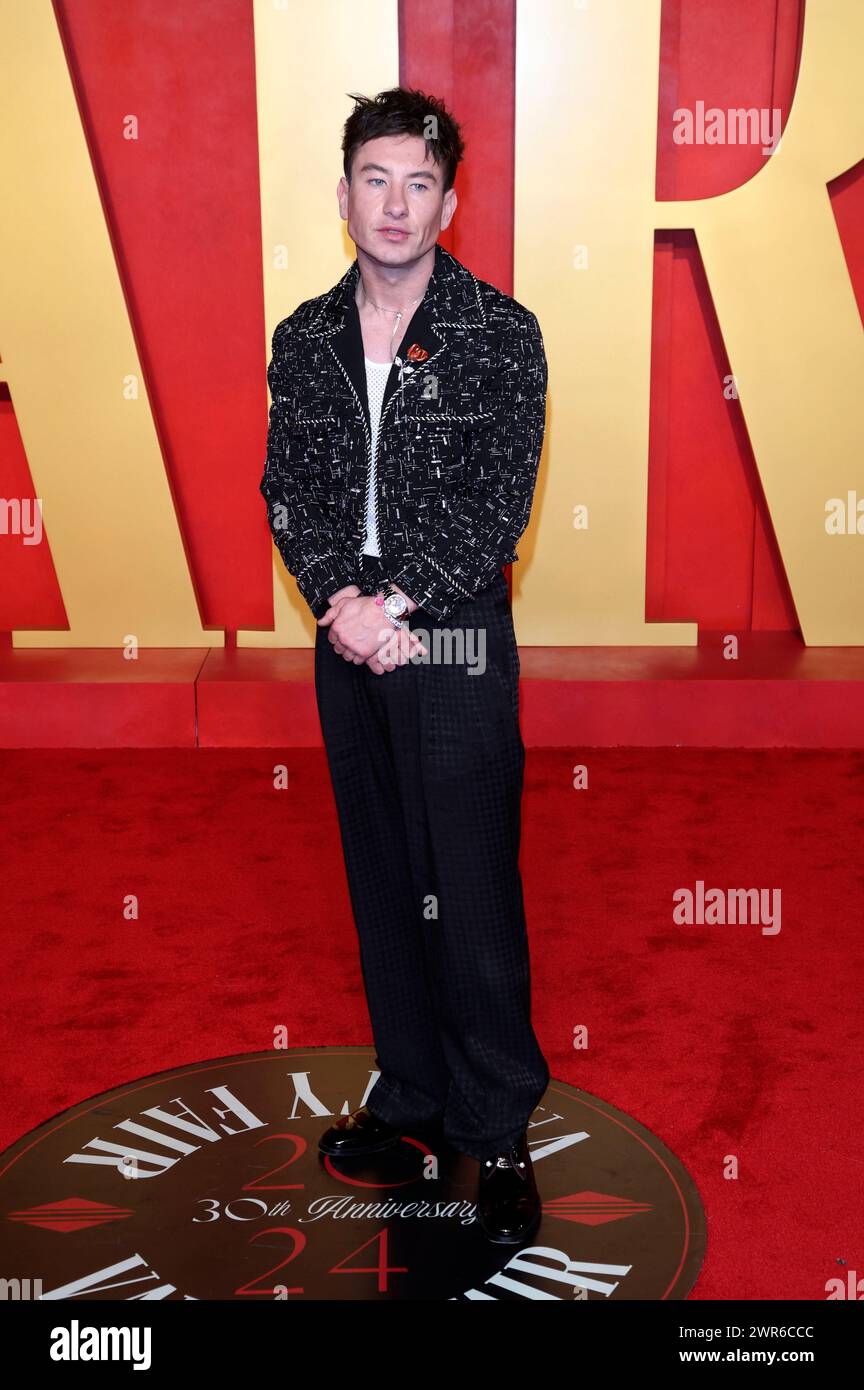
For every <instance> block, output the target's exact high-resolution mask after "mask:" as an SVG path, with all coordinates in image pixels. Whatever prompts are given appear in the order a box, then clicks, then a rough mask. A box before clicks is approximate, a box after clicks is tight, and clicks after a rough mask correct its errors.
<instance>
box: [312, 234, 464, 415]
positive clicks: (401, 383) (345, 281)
mask: <svg viewBox="0 0 864 1390" xmlns="http://www.w3.org/2000/svg"><path fill="white" fill-rule="evenodd" d="M359 277H360V266H359V263H358V261H357V259H356V258H355V259H354V261H353V262H352V264H351V265H350V266H349V267H348V269H347V270H346V272H345V274H344V275H343V276H342V278H341V280H339V281H338V283H337V284H335V285H334V286H333V288H332V290H330V291H328V293H327V294H325V295H324V297H323V299H322V302H321V305H320V308H319V310H318V313H317V314H316V315H315V316H314V318H312V319H311V320H310V322H309V323H308V324H307V326H306V328H305V332H306V333H307V334H308V335H309V336H310V337H316V338H321V339H323V340H325V341H326V342H327V343H328V346H329V347H330V348H331V350H332V352H333V353H334V355H335V356H336V358H337V359H338V361H339V363H340V365H341V367H342V370H343V371H344V373H345V375H346V376H347V377H348V378H349V380H350V382H351V385H352V387H353V389H354V394H355V395H356V397H357V400H358V402H359V404H360V407H361V409H362V411H363V414H364V416H365V419H366V427H367V429H369V428H370V421H369V403H368V398H367V392H366V365H365V362H364V352H363V334H362V332H361V328H360V313H359V310H358V308H357V304H356V301H355V299H354V295H355V292H356V289H357V281H358V279H359ZM485 324H486V312H485V310H484V307H483V301H482V299H481V297H480V289H479V286H478V284H477V280H476V279H475V277H474V276H473V275H472V273H471V271H470V270H469V269H468V267H467V266H464V265H463V264H462V262H461V261H458V260H457V259H456V257H455V256H453V255H451V253H450V252H449V251H447V250H445V248H444V247H443V246H441V245H440V243H438V242H436V243H435V264H434V266H433V269H432V274H431V275H430V276H429V279H428V281H427V284H426V290H425V292H424V294H423V298H422V299H421V301H420V303H419V304H418V305H417V307H416V309H415V311H414V314H413V316H412V318H411V320H410V322H409V323H408V324H407V326H406V328H405V332H404V334H403V336H402V341H401V342H400V344H399V346H398V348H397V349H396V353H395V360H394V363H393V366H392V368H391V369H390V375H389V376H388V378H387V383H386V386H385V388H384V400H383V403H382V406H381V411H382V419H383V413H384V411H385V410H386V409H387V406H388V404H389V402H390V399H391V397H392V396H393V395H394V394H395V393H396V391H397V388H398V390H399V395H400V399H401V398H402V397H403V396H404V394H405V391H406V390H409V391H410V389H411V387H412V383H413V382H417V381H420V380H423V379H424V378H425V371H426V365H427V364H428V370H429V371H430V372H433V373H434V372H435V370H436V366H435V365H433V360H432V359H433V358H435V359H437V358H438V356H439V354H440V353H442V352H443V350H444V349H445V348H446V346H447V343H448V337H449V333H450V331H451V330H453V329H463V330H464V329H469V330H470V329H474V330H475V331H476V330H478V329H481V328H483V327H485ZM414 345H416V346H417V347H419V348H421V349H422V350H423V351H424V352H425V353H426V354H427V355H426V357H424V358H422V359H421V363H422V365H423V368H424V370H416V368H417V367H418V366H420V365H421V363H417V361H416V358H415V359H414V367H413V368H412V365H411V361H410V360H409V358H408V349H409V348H410V347H413V346H414ZM406 367H407V368H408V370H407V371H406V370H405V368H406Z"/></svg>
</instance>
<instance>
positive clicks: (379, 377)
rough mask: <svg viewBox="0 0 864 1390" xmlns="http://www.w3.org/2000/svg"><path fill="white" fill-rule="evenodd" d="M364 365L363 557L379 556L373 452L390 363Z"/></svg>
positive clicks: (365, 359)
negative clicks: (368, 456) (366, 471)
mask: <svg viewBox="0 0 864 1390" xmlns="http://www.w3.org/2000/svg"><path fill="white" fill-rule="evenodd" d="M364 361H365V363H366V394H367V396H368V398H369V421H370V424H371V426H372V467H371V470H370V476H369V488H368V491H367V493H366V544H365V545H364V547H363V554H364V555H380V554H381V551H380V548H379V545H378V527H377V526H376V525H375V505H374V504H375V486H376V480H375V451H376V448H377V446H378V426H379V422H380V420H381V406H382V404H383V402H384V388H385V386H386V385H387V378H388V377H389V375H390V368H391V366H392V365H393V364H392V362H372V361H370V359H369V358H368V357H364Z"/></svg>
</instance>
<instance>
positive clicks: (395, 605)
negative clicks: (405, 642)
mask: <svg viewBox="0 0 864 1390" xmlns="http://www.w3.org/2000/svg"><path fill="white" fill-rule="evenodd" d="M407 608H408V603H407V601H406V600H405V599H404V598H403V597H402V595H401V594H388V596H387V598H385V600H384V611H385V613H387V614H388V615H389V617H391V618H401V617H402V614H403V613H405V612H406V610H407Z"/></svg>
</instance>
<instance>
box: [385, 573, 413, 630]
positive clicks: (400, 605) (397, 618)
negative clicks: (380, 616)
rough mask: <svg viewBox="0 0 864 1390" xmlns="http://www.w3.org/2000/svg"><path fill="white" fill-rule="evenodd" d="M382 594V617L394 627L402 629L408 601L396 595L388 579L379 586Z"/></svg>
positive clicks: (402, 596)
mask: <svg viewBox="0 0 864 1390" xmlns="http://www.w3.org/2000/svg"><path fill="white" fill-rule="evenodd" d="M381 587H382V591H383V593H384V604H383V608H384V616H385V618H387V620H388V621H389V622H391V623H392V624H393V626H394V627H398V628H401V627H404V623H403V621H402V620H403V618H405V617H406V616H407V614H408V600H407V599H406V598H405V596H404V595H403V594H397V592H396V590H395V589H394V588H393V585H392V584H391V583H390V581H389V579H388V580H387V581H386V582H385V583H384V584H383V585H382V586H381Z"/></svg>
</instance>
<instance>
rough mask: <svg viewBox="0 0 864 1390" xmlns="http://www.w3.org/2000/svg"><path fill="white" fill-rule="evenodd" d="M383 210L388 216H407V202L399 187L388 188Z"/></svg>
mask: <svg viewBox="0 0 864 1390" xmlns="http://www.w3.org/2000/svg"><path fill="white" fill-rule="evenodd" d="M384 211H385V212H386V213H387V216H388V217H407V215H408V203H407V201H406V198H405V194H404V193H403V192H402V190H401V189H399V188H394V187H391V188H390V189H388V192H387V198H386V200H385V203H384Z"/></svg>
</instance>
